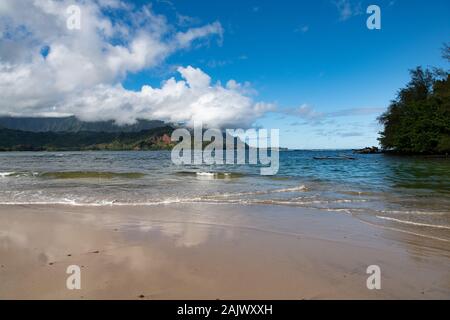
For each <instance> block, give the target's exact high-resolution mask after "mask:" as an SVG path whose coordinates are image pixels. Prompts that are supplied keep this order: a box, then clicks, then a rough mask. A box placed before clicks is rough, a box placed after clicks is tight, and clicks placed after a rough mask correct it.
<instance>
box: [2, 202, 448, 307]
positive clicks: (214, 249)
mask: <svg viewBox="0 0 450 320" xmlns="http://www.w3.org/2000/svg"><path fill="white" fill-rule="evenodd" d="M0 264H1V268H0V284H1V285H0V299H152V300H153V299H157V300H158V299H295V300H300V299H336V298H338V299H448V298H450V268H449V266H450V243H449V242H448V241H445V239H434V238H433V237H426V236H423V235H420V234H415V233H414V232H402V231H398V230H394V229H392V228H389V227H385V226H381V225H376V224H372V223H370V222H367V221H364V220H362V219H358V218H357V217H354V216H352V215H349V214H346V213H343V212H333V211H326V210H321V209H307V208H298V207H290V206H272V205H264V206H263V205H241V204H216V203H214V204H208V203H191V204H188V203H180V204H158V205H153V206H149V205H146V206H113V205H111V206H69V205H36V204H34V205H0ZM70 265H77V266H79V267H80V270H81V289H80V290H68V289H67V287H66V279H67V277H69V274H67V273H66V270H67V267H68V266H70ZM370 265H377V266H379V267H380V269H381V290H369V289H368V288H367V285H366V281H367V278H368V277H369V276H370V275H369V274H367V273H366V271H367V268H368V266H370Z"/></svg>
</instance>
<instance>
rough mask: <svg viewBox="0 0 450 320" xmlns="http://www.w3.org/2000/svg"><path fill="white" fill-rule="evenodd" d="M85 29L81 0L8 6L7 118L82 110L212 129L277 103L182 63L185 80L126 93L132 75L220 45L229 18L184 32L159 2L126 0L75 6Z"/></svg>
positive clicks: (2, 23) (1, 74)
mask: <svg viewBox="0 0 450 320" xmlns="http://www.w3.org/2000/svg"><path fill="white" fill-rule="evenodd" d="M75 3H76V4H77V5H78V6H79V7H80V9H81V29H80V30H69V29H68V28H67V27H66V21H67V18H68V13H67V12H66V10H67V8H68V7H69V6H70V5H72V4H74V1H69V0H62V1H54V0H34V1H28V0H2V2H1V4H0V92H1V99H0V113H1V114H9V115H19V116H31V115H34V116H36V115H49V114H52V115H67V114H73V115H76V116H77V117H79V118H81V119H84V120H92V121H94V120H116V121H117V122H118V123H121V124H125V123H133V122H134V121H135V120H136V119H140V118H144V119H160V120H167V121H177V122H186V123H192V122H193V121H194V120H198V121H204V122H205V124H208V125H216V126H221V125H224V124H228V123H236V122H237V123H240V124H247V125H248V124H250V123H251V122H252V121H253V120H254V119H255V118H256V117H258V116H260V115H261V114H262V113H264V112H266V111H267V110H270V109H271V108H272V107H271V106H270V105H267V104H264V103H257V102H254V101H253V99H252V98H251V95H249V94H248V92H246V90H244V89H245V87H246V86H245V85H240V84H238V83H236V82H235V81H231V82H229V83H228V85H226V86H222V85H221V84H220V83H216V84H213V83H212V81H211V78H210V77H209V76H208V75H207V74H205V73H204V72H203V71H201V70H200V69H196V68H193V67H190V66H187V67H180V68H179V69H178V72H179V74H180V76H181V79H179V80H176V79H175V78H171V79H169V80H167V81H165V82H164V83H163V84H162V86H161V88H152V87H150V86H143V87H142V89H141V90H140V91H130V90H126V89H125V88H124V87H123V86H122V85H121V83H122V82H123V80H124V79H126V76H127V74H129V73H131V72H132V73H135V72H140V71H143V70H147V69H150V68H154V67H157V66H160V65H161V64H162V62H164V60H165V59H166V58H167V57H169V56H170V55H172V54H173V53H175V52H177V51H179V50H187V49H189V48H191V47H192V45H193V44H194V43H200V44H201V43H205V42H208V41H211V39H215V40H217V41H218V43H219V44H220V43H221V41H222V37H223V29H222V26H221V24H220V23H219V22H213V23H210V24H206V25H203V26H199V27H196V28H188V29H185V30H177V28H176V27H175V26H173V25H171V24H170V23H169V22H168V20H167V18H166V17H165V16H163V15H158V14H156V13H155V12H154V11H153V9H152V7H151V6H150V5H146V6H142V7H135V6H134V5H132V4H130V2H123V1H121V0H97V1H80V2H75Z"/></svg>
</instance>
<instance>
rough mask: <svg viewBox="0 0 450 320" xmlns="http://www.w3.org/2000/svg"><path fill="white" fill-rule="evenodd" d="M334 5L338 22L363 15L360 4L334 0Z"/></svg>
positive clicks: (350, 0) (351, 1) (346, 0)
mask: <svg viewBox="0 0 450 320" xmlns="http://www.w3.org/2000/svg"><path fill="white" fill-rule="evenodd" d="M333 3H334V5H335V6H336V8H337V9H338V12H339V20H341V21H346V20H348V19H350V18H351V17H353V16H357V15H361V14H362V13H363V11H362V8H361V3H360V2H358V3H353V0H335V1H333Z"/></svg>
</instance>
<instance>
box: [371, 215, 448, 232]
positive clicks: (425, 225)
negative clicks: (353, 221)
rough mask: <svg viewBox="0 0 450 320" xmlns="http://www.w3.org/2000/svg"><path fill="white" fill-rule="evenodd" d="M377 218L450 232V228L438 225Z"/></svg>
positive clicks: (383, 218)
mask: <svg viewBox="0 0 450 320" xmlns="http://www.w3.org/2000/svg"><path fill="white" fill-rule="evenodd" d="M376 217H377V218H379V219H382V220H388V221H393V222H398V223H403V224H409V225H413V226H418V227H427V228H437V229H447V230H450V226H441V225H437V224H427V223H419V222H413V221H406V220H400V219H395V218H390V217H383V216H376Z"/></svg>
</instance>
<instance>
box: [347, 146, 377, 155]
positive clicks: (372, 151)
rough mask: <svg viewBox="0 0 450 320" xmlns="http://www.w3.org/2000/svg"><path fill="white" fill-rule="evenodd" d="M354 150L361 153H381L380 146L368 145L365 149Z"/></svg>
mask: <svg viewBox="0 0 450 320" xmlns="http://www.w3.org/2000/svg"><path fill="white" fill-rule="evenodd" d="M353 152H354V153H359V154H374V153H379V152H380V149H378V147H367V148H364V149H359V150H353Z"/></svg>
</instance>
